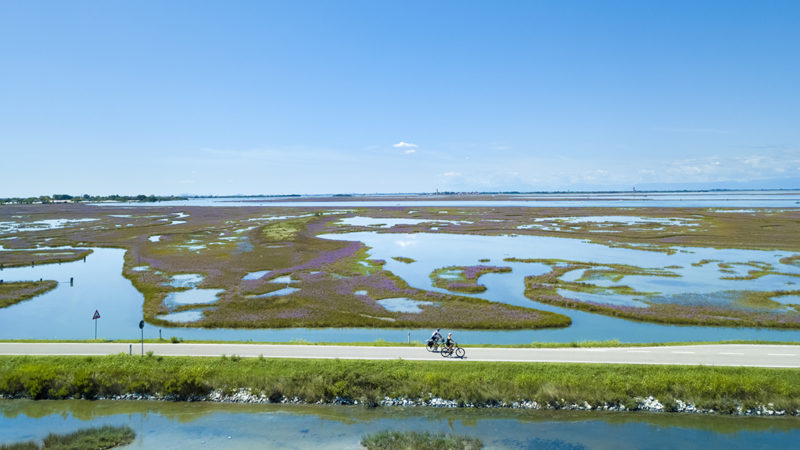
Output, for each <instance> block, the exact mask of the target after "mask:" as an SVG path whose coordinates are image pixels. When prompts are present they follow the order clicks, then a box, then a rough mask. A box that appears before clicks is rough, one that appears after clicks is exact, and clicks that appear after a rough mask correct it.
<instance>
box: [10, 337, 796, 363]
mask: <svg viewBox="0 0 800 450" xmlns="http://www.w3.org/2000/svg"><path fill="white" fill-rule="evenodd" d="M465 350H466V356H465V357H464V358H463V359H459V358H455V357H449V358H443V357H442V356H440V354H439V353H436V352H428V351H427V350H426V349H425V348H424V347H421V346H420V347H372V346H347V345H341V346H340V345H272V344H270V345H266V344H263V345H262V344H220V343H217V344H191V343H181V344H170V343H165V344H150V343H145V344H144V348H143V349H142V346H141V345H140V344H121V343H70V342H64V343H55V342H32V343H27V342H26V343H22V342H19V343H17V342H0V355H109V354H116V353H125V354H127V353H132V354H141V353H142V351H144V352H148V351H152V352H153V353H154V354H156V355H164V356H212V357H219V356H222V355H229V356H230V355H238V356H242V357H258V356H263V357H265V358H309V359H335V358H339V359H372V360H387V359H406V360H432V361H443V362H458V361H485V362H491V361H510V362H532V363H533V362H558V363H608V364H667V365H707V366H738V367H785V368H800V346H794V345H761V344H759V345H751V344H721V345H687V346H663V347H662V346H656V347H608V348H605V347H604V348H574V347H568V348H479V347H474V348H473V347H469V346H466V347H465Z"/></svg>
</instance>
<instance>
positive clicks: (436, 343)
mask: <svg viewBox="0 0 800 450" xmlns="http://www.w3.org/2000/svg"><path fill="white" fill-rule="evenodd" d="M441 342H442V340H441V339H428V342H427V344H426V345H425V349H426V350H428V351H429V352H438V351H439V347H440V344H441Z"/></svg>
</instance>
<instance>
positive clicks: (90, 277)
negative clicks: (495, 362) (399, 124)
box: [0, 233, 800, 345]
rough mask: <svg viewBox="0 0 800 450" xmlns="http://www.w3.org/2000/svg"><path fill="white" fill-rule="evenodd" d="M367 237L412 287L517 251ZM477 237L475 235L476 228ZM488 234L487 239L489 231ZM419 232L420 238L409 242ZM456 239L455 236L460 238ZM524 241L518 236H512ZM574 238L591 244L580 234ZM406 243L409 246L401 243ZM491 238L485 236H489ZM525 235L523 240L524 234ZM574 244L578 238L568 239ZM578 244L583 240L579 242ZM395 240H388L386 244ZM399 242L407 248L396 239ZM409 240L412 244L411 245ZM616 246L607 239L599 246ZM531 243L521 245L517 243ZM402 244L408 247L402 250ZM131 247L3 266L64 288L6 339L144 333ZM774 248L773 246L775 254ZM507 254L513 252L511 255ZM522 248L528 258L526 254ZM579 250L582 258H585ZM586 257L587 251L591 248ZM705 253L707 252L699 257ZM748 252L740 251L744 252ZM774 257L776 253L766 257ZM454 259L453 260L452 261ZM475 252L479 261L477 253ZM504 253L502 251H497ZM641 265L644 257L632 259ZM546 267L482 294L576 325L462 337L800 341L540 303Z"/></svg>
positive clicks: (517, 273) (301, 332) (486, 280)
mask: <svg viewBox="0 0 800 450" xmlns="http://www.w3.org/2000/svg"><path fill="white" fill-rule="evenodd" d="M356 235H358V237H359V238H363V239H365V240H366V241H367V243H368V245H370V246H373V249H372V250H371V252H373V256H376V257H383V256H381V255H383V253H381V252H385V253H386V257H384V259H385V260H386V261H387V265H386V268H387V269H388V270H391V271H393V272H395V273H397V274H398V275H399V276H401V277H403V278H404V279H406V280H408V282H409V283H410V284H411V285H413V286H417V287H420V288H423V289H434V288H433V287H432V286H431V285H430V283H431V282H430V279H429V278H428V274H429V273H430V271H431V270H432V268H433V267H440V266H444V265H449V264H471V263H475V262H477V259H479V258H485V257H490V258H491V259H492V262H493V263H497V264H501V262H500V260H501V259H502V258H501V257H505V255H506V252H507V251H508V250H503V249H502V248H495V247H493V246H492V245H491V242H492V241H491V240H490V241H488V242H487V241H484V240H482V239H480V240H476V241H469V242H471V244H470V245H469V246H467V245H461V247H463V249H462V252H469V253H468V256H469V258H467V257H466V256H467V255H465V254H463V253H458V252H456V250H453V252H455V253H453V254H448V252H447V251H445V250H446V249H447V248H448V247H446V244H447V243H449V245H455V246H459V245H460V244H459V241H458V239H461V238H462V237H463V236H462V237H459V236H452V235H438V234H437V235H431V234H427V235H426V234H423V233H418V234H413V235H408V236H405V237H404V236H403V235H394V234H377V233H355V234H347V235H334V236H333V237H335V238H337V239H354V238H356ZM433 236H435V237H436V239H437V242H440V243H441V244H440V245H442V246H445V247H441V246H439V247H435V246H434V247H430V248H428V249H427V250H425V247H426V245H420V244H424V241H420V240H425V239H429V238H431V237H433ZM470 238H475V236H470ZM481 238H483V237H481ZM411 239H417V241H416V242H418V244H416V245H415V244H408V243H409V242H412V241H411ZM450 239H453V240H452V241H451V240H450ZM510 239H516V238H510ZM563 241H570V242H572V241H574V242H572V244H574V245H589V244H586V243H581V241H578V240H571V239H563ZM398 242H402V243H403V244H398ZM480 242H484V244H480ZM515 242H516V241H515ZM568 243H569V242H568ZM576 243H577V244H576ZM384 245H385V246H386V247H383V246H384ZM395 245H396V246H398V247H399V249H396V248H394V247H393V246H395ZM404 245H405V246H404ZM599 247H602V248H607V247H605V246H599ZM518 248H522V247H518ZM400 249H402V250H403V251H400ZM611 250H616V251H620V250H626V251H627V252H632V254H634V255H637V256H638V257H641V258H646V257H650V256H651V255H652V257H653V258H663V257H664V256H663V254H658V253H652V252H643V251H636V250H627V249H611ZM124 252H125V251H124V250H121V249H102V248H98V249H95V251H94V253H92V254H91V255H89V256H88V257H87V258H86V262H83V261H76V262H71V263H63V264H50V265H42V266H36V267H33V268H31V267H18V268H11V269H5V270H3V271H0V279H5V280H6V281H14V280H30V279H39V278H44V279H52V280H58V281H59V282H60V284H59V286H58V287H57V288H56V289H54V290H53V291H51V292H48V293H46V294H44V295H42V296H39V297H37V298H35V299H32V300H28V301H24V302H21V303H18V304H16V305H13V306H10V307H8V308H3V309H2V310H0V339H91V338H93V337H94V322H93V321H92V319H91V317H92V314H93V313H94V311H95V310H98V311H99V312H100V315H101V318H100V319H99V320H98V324H97V325H98V327H97V329H98V338H102V339H136V338H138V337H139V328H138V323H139V321H140V320H141V319H142V302H143V297H142V295H141V294H140V293H139V292H138V291H137V290H136V289H135V288H134V287H133V285H132V284H131V283H130V281H128V280H127V279H125V278H124V277H122V275H121V272H122V264H123V255H124ZM766 253H769V254H770V255H773V257H775V256H774V254H773V253H771V252H766ZM508 255H511V254H510V253H509V254H508ZM561 255H562V256H563V257H567V256H568V255H569V253H568V250H563V251H562V252H561ZM391 256H411V257H415V258H418V262H417V263H412V264H404V263H400V262H397V261H394V260H392V259H391V258H390V257H391ZM519 256H525V255H524V254H520V255H519ZM577 256H579V255H576V256H575V257H576V259H577ZM584 256H585V255H584ZM697 256H698V257H702V255H697ZM740 256H741V255H740ZM764 256H767V255H764ZM451 258H452V259H451ZM470 258H472V259H470ZM497 258H500V259H497ZM628 262H630V263H636V261H628ZM537 270H538V271H544V270H546V268H545V267H544V266H542V267H537V265H535V264H519V265H514V270H513V272H512V273H510V274H489V275H485V276H483V277H481V283H483V284H485V285H486V286H487V287H488V290H487V291H486V292H485V293H484V294H481V296H484V297H485V298H489V299H492V300H494V301H504V302H506V303H511V304H523V305H527V306H532V307H534V308H540V309H546V310H550V311H557V312H561V313H564V314H566V315H568V316H570V317H571V318H572V320H573V325H572V326H570V327H568V328H563V329H554V330H519V331H458V332H457V333H456V338H457V339H458V340H459V342H461V343H462V344H465V345H469V344H470V343H472V344H478V343H497V344H520V343H531V342H571V341H581V340H608V339H619V340H620V341H623V342H672V341H698V340H700V341H709V340H731V339H746V340H755V339H757V340H773V341H798V340H800V330H771V329H753V328H715V327H681V326H669V325H657V324H647V323H640V322H633V321H627V320H622V319H615V318H611V317H605V316H600V315H594V314H589V313H584V312H580V311H574V310H566V309H562V308H557V307H553V306H549V305H544V304H539V303H534V302H532V301H530V300H528V299H527V298H525V297H524V296H523V295H522V294H523V285H522V284H521V283H522V281H521V280H522V277H523V276H524V275H525V274H526V273H528V274H530V273H535V272H536V271H537ZM70 277H74V279H75V283H74V286H70V284H69V278H70ZM159 329H160V330H162V335H163V337H164V338H169V337H171V336H177V337H182V338H184V339H209V340H241V341H247V340H252V341H265V342H288V341H293V340H307V341H311V342H371V341H375V340H378V339H382V340H385V341H390V342H405V341H406V340H408V339H409V333H410V334H411V336H410V338H411V340H415V341H424V340H425V339H426V338H427V337H428V336H429V335H430V330H427V329H415V330H407V329H380V328H377V329H376V328H343V329H342V328H329V329H307V328H289V329H262V330H258V329H256V330H253V329H202V328H183V327H176V328H168V327H161V328H158V327H153V326H150V325H146V326H145V329H144V334H145V337H146V338H152V339H155V338H158V337H159Z"/></svg>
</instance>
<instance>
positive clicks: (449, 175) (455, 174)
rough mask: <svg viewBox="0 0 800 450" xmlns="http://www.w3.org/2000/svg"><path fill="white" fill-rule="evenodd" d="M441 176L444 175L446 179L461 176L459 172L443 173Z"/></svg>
mask: <svg viewBox="0 0 800 450" xmlns="http://www.w3.org/2000/svg"><path fill="white" fill-rule="evenodd" d="M442 175H444V176H446V177H460V176H461V172H445V173H443V174H442Z"/></svg>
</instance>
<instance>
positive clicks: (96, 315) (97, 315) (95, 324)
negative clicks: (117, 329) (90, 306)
mask: <svg viewBox="0 0 800 450" xmlns="http://www.w3.org/2000/svg"><path fill="white" fill-rule="evenodd" d="M99 318H100V313H99V312H97V310H96V309H95V310H94V315H93V316H92V320H94V338H95V340H97V319H99Z"/></svg>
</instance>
